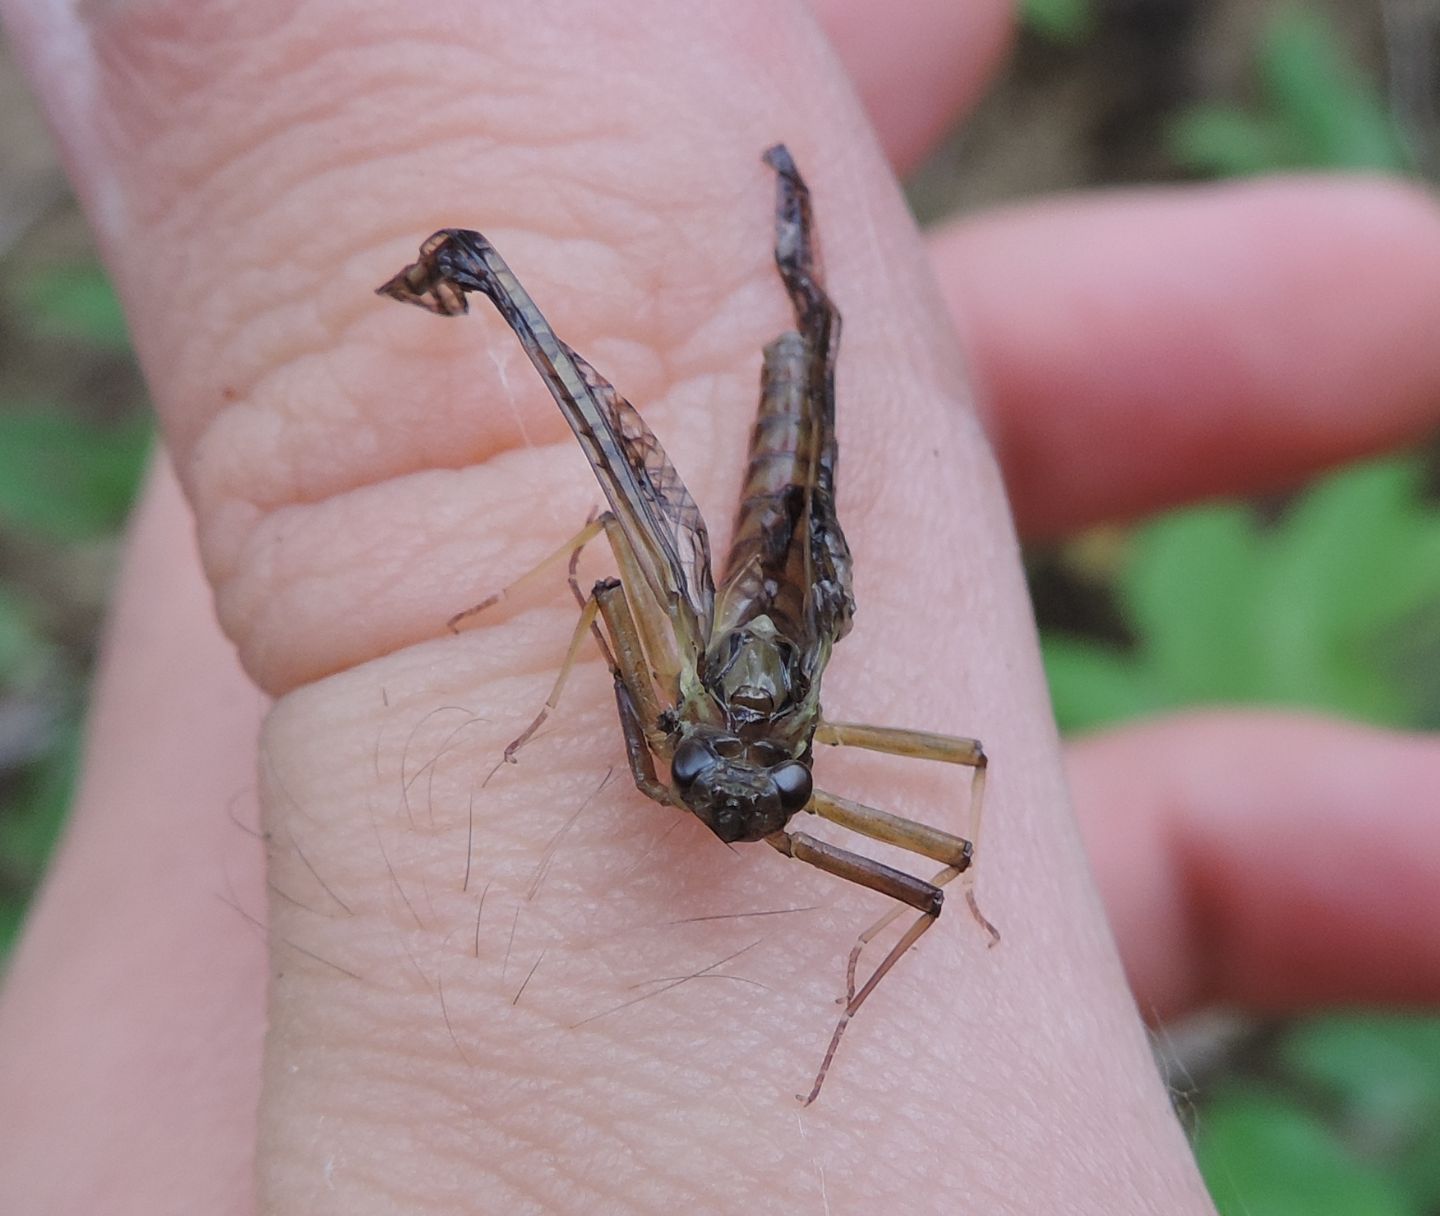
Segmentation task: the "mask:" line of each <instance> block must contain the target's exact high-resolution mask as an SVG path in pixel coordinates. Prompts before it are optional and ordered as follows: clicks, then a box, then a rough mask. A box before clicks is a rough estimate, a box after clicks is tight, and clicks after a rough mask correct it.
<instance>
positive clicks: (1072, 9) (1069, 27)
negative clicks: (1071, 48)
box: [1020, 0, 1095, 45]
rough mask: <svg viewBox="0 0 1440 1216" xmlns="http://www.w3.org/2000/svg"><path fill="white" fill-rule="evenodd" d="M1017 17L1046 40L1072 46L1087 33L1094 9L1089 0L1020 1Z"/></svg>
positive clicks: (1091, 26) (1091, 25) (1093, 15)
mask: <svg viewBox="0 0 1440 1216" xmlns="http://www.w3.org/2000/svg"><path fill="white" fill-rule="evenodd" d="M1020 20H1021V22H1022V23H1023V24H1024V25H1025V27H1026V28H1027V29H1030V30H1033V31H1034V32H1035V33H1036V34H1038V35H1039V36H1040V37H1042V38H1044V39H1046V40H1048V41H1050V42H1059V43H1065V44H1070V45H1073V44H1074V43H1077V42H1080V41H1082V40H1083V39H1084V38H1085V36H1086V35H1087V34H1089V33H1090V31H1091V29H1092V28H1093V26H1094V22H1095V10H1094V7H1093V4H1092V0H1021V3H1020Z"/></svg>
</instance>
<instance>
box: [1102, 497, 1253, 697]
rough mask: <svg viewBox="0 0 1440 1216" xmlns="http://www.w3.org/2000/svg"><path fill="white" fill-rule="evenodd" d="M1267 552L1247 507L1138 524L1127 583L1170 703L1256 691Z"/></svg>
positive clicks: (1125, 598)
mask: <svg viewBox="0 0 1440 1216" xmlns="http://www.w3.org/2000/svg"><path fill="white" fill-rule="evenodd" d="M1262 561H1263V554H1262V550H1261V544H1260V540H1259V537H1258V535H1257V532H1256V527H1255V523H1254V521H1253V519H1252V517H1251V514H1250V512H1249V511H1248V510H1247V509H1246V508H1244V507H1239V506H1216V507H1204V508H1200V509H1198V510H1193V511H1182V512H1177V513H1175V514H1173V515H1169V516H1166V517H1164V518H1162V519H1160V520H1157V521H1156V522H1155V523H1153V524H1150V525H1148V526H1146V527H1144V528H1142V529H1140V531H1139V532H1137V534H1136V536H1135V538H1134V542H1133V545H1132V547H1131V556H1130V559H1129V561H1128V563H1127V564H1126V566H1125V568H1124V570H1123V571H1122V573H1121V575H1120V580H1119V587H1118V590H1119V594H1120V599H1121V603H1122V604H1123V605H1124V606H1125V608H1126V610H1127V613H1128V615H1129V617H1130V620H1131V623H1132V625H1133V627H1134V629H1135V632H1136V634H1137V635H1138V636H1139V637H1140V639H1141V647H1140V652H1141V655H1142V658H1143V660H1144V663H1145V666H1146V669H1147V671H1148V672H1149V676H1150V679H1151V680H1152V681H1153V683H1154V684H1155V686H1156V687H1157V688H1159V689H1162V690H1163V692H1164V697H1165V700H1166V701H1167V703H1170V704H1176V703H1179V702H1185V701H1215V700H1238V699H1245V698H1249V697H1251V696H1254V695H1256V694H1257V692H1258V691H1259V690H1258V689H1257V687H1256V679H1257V675H1258V670H1257V669H1258V665H1259V662H1260V654H1259V650H1258V646H1257V639H1256V636H1255V632H1254V628H1253V615H1252V612H1251V611H1250V607H1251V601H1252V599H1253V594H1254V588H1255V586H1256V583H1257V581H1258V579H1259V577H1260V571H1261V566H1262Z"/></svg>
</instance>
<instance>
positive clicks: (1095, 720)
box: [1041, 634, 1162, 731]
mask: <svg viewBox="0 0 1440 1216" xmlns="http://www.w3.org/2000/svg"><path fill="white" fill-rule="evenodd" d="M1041 651H1042V653H1043V655H1044V658H1045V674H1046V677H1047V679H1048V680H1049V683H1050V696H1051V699H1052V700H1053V701H1054V704H1055V720H1056V721H1057V722H1058V723H1059V724H1060V729H1061V730H1066V731H1083V730H1092V729H1094V728H1095V727H1098V726H1103V725H1105V724H1106V723H1107V722H1114V721H1119V720H1123V719H1126V718H1137V717H1140V716H1142V715H1144V714H1147V713H1151V712H1153V711H1155V710H1156V709H1158V708H1160V707H1161V704H1162V702H1161V699H1160V698H1159V696H1158V695H1157V694H1156V692H1155V690H1154V689H1153V688H1151V687H1150V686H1149V684H1148V683H1147V681H1146V679H1145V675H1144V673H1143V672H1142V671H1141V670H1140V669H1139V667H1138V665H1137V664H1136V663H1135V662H1134V661H1133V659H1131V658H1130V657H1129V656H1128V655H1126V654H1124V653H1122V652H1120V651H1118V650H1115V649H1113V648H1111V647H1108V646H1101V645H1098V644H1096V643H1094V642H1089V641H1086V640H1085V639H1083V638H1072V637H1064V636H1060V635H1056V634H1047V635H1046V636H1045V637H1043V638H1042V639H1041Z"/></svg>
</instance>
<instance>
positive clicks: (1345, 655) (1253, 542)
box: [1044, 459, 1440, 730]
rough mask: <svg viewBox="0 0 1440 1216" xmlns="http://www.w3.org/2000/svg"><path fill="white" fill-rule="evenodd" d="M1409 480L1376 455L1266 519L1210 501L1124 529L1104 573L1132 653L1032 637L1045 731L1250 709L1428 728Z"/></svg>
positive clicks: (1419, 521)
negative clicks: (1047, 710)
mask: <svg viewBox="0 0 1440 1216" xmlns="http://www.w3.org/2000/svg"><path fill="white" fill-rule="evenodd" d="M1421 479H1422V471H1421V468H1420V465H1419V462H1418V461H1417V460H1414V459H1396V460H1387V461H1382V462H1378V463H1374V464H1370V465H1365V466H1361V467H1359V468H1355V469H1351V470H1348V471H1346V472H1344V473H1340V474H1337V475H1336V476H1334V477H1331V478H1330V479H1328V480H1326V481H1323V482H1321V483H1319V484H1318V485H1316V486H1315V487H1313V488H1312V489H1310V490H1308V491H1307V492H1306V493H1304V494H1303V495H1302V496H1300V497H1299V498H1298V499H1297V500H1296V501H1295V502H1294V503H1293V504H1292V505H1291V506H1290V507H1289V508H1287V509H1286V510H1285V511H1284V512H1283V513H1282V515H1281V517H1280V518H1279V519H1278V520H1276V521H1274V522H1272V523H1265V522H1263V521H1262V520H1261V519H1260V517H1259V515H1258V513H1257V512H1256V511H1255V510H1254V509H1252V508H1250V507H1247V506H1244V505H1241V504H1225V505H1219V506H1210V507H1204V508H1200V509H1198V510H1191V511H1184V512H1179V513H1176V514H1174V515H1171V516H1168V517H1166V518H1163V519H1160V520H1158V521H1156V522H1154V523H1151V524H1148V525H1146V526H1144V527H1142V528H1139V529H1137V530H1136V531H1135V532H1134V533H1132V534H1131V535H1130V536H1129V537H1128V538H1127V539H1126V540H1125V541H1124V542H1122V545H1123V547H1122V554H1123V557H1122V560H1121V562H1120V564H1119V568H1118V570H1116V571H1115V572H1114V591H1115V594H1116V595H1117V597H1118V598H1119V601H1120V604H1121V606H1122V608H1123V610H1124V612H1125V615H1126V618H1127V621H1128V623H1129V625H1130V627H1131V628H1132V630H1133V631H1134V634H1135V636H1136V639H1137V641H1136V643H1135V645H1134V646H1133V647H1128V648H1119V647H1115V646H1110V645H1106V644H1102V643H1099V642H1096V641H1092V640H1089V639H1083V638H1075V637H1067V636H1064V635H1057V634H1053V633H1051V634H1047V636H1046V637H1045V639H1044V647H1045V658H1046V666H1047V670H1048V672H1049V676H1050V689H1051V694H1052V696H1053V697H1054V700H1055V707H1056V714H1057V716H1058V718H1059V720H1060V723H1061V725H1062V726H1063V727H1065V728H1066V729H1069V730H1085V729H1090V728H1093V727H1097V726H1103V725H1105V724H1107V723H1110V722H1115V721H1119V720H1121V719H1124V718H1133V717H1137V716H1140V715H1143V714H1149V713H1155V712H1158V711H1161V710H1167V709H1175V708H1178V707H1180V706H1183V705H1193V704H1197V703H1199V704H1205V703H1208V704H1240V703H1264V704H1269V705H1277V704H1278V705H1294V706H1303V707H1307V708H1311V709H1321V710H1330V711H1333V712H1335V713H1337V714H1344V715H1347V716H1349V717H1354V718H1361V719H1364V720H1366V721H1370V722H1376V723H1381V724H1386V725H1392V726H1440V716H1437V711H1440V704H1437V701H1436V693H1435V687H1436V685H1437V683H1440V513H1437V512H1436V511H1435V510H1433V509H1432V508H1431V507H1430V506H1429V505H1428V504H1426V503H1425V502H1424V501H1423V499H1422V497H1421V494H1420V486H1421ZM1426 660H1428V662H1427V661H1426Z"/></svg>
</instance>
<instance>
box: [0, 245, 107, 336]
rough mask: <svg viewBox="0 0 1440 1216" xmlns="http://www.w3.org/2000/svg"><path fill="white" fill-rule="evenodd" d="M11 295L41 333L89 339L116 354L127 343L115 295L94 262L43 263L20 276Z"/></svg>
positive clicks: (34, 329) (103, 273)
mask: <svg viewBox="0 0 1440 1216" xmlns="http://www.w3.org/2000/svg"><path fill="white" fill-rule="evenodd" d="M14 296H15V300H16V303H17V304H18V305H19V307H20V308H21V309H23V310H24V312H25V314H26V316H27V317H28V318H29V319H30V324H31V327H32V329H33V331H34V332H35V333H37V334H39V335H41V336H44V337H53V338H65V339H71V340H79V341H82V342H88V343H90V344H91V345H93V346H96V347H99V348H101V349H103V350H108V351H114V352H116V353H117V354H118V353H124V352H126V351H128V350H129V349H130V336H129V332H128V331H127V329H126V327H125V314H124V312H123V311H122V310H121V308H120V301H119V300H118V299H117V298H116V296H115V291H114V288H112V287H111V286H110V280H109V279H108V278H107V277H106V276H105V272H104V271H103V270H101V269H100V267H99V266H97V265H94V264H93V263H83V264H79V265H74V266H50V267H47V268H46V269H44V270H42V271H39V272H37V273H36V274H33V275H31V276H30V277H28V278H26V279H24V280H23V281H21V283H20V284H19V286H18V288H17V289H16V290H15V292H14Z"/></svg>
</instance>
